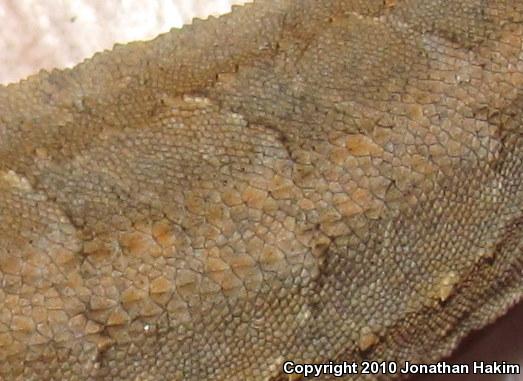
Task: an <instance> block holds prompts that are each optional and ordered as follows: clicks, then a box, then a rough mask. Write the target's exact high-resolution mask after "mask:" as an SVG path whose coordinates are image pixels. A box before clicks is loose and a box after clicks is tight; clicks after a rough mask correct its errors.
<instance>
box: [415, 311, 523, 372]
mask: <svg viewBox="0 0 523 381" xmlns="http://www.w3.org/2000/svg"><path fill="white" fill-rule="evenodd" d="M445 361H446V362H447V363H462V364H471V363H472V362H473V361H485V362H493V361H498V362H501V361H507V362H508V363H511V364H519V365H520V368H521V370H522V371H523V303H519V304H518V305H516V306H515V307H514V308H512V309H511V310H510V311H509V312H508V313H507V315H505V316H503V317H502V318H500V319H499V320H497V321H496V322H495V323H494V324H492V325H490V326H488V327H487V328H485V329H484V330H481V331H478V332H475V333H473V334H472V335H471V336H470V337H468V338H467V339H465V340H464V341H463V343H461V345H460V346H459V347H458V349H457V351H456V352H455V353H454V354H453V355H452V356H450V357H449V358H448V359H445ZM501 380H503V381H523V374H519V375H479V374H469V375H424V376H415V377H411V378H409V381H501Z"/></svg>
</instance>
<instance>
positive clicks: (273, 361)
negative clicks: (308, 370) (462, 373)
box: [0, 0, 523, 381]
mask: <svg viewBox="0 0 523 381" xmlns="http://www.w3.org/2000/svg"><path fill="white" fill-rule="evenodd" d="M522 20H523V1H502V0H493V1H488V2H486V1H481V0H464V1H460V2H447V1H437V0H411V1H403V2H401V1H397V2H396V1H385V2H383V1H381V0H380V1H363V0H361V1H358V0H345V1H342V0H330V1H321V2H319V1H316V0H301V1H297V0H296V1H291V0H287V1H286V0H279V1H258V2H256V3H255V4H254V5H246V6H244V7H241V8H237V9H235V10H234V12H233V13H232V14H230V15H227V16H224V17H221V18H219V19H211V20H207V21H204V22H198V23H194V24H193V25H191V26H186V27H184V28H183V29H182V30H177V31H173V32H171V33H169V34H166V35H163V36H161V37H159V38H157V39H156V40H154V41H152V42H149V43H133V44H129V45H126V46H117V47H116V48H115V49H114V50H113V51H112V52H107V53H102V54H98V55H95V56H94V57H93V58H92V59H91V60H89V61H86V62H85V63H82V64H80V65H78V66H77V67H76V68H74V69H72V70H65V71H54V72H52V73H45V72H42V73H40V74H38V75H36V76H33V77H30V78H29V79H28V80H26V81H22V82H20V83H18V84H15V85H11V86H8V87H0V221H1V224H0V284H1V285H2V287H1V289H0V377H2V378H3V379H5V380H62V381H72V380H100V381H101V380H117V381H118V380H195V381H196V380H213V381H214V380H253V381H257V380H260V381H261V380H286V379H288V376H287V375H284V374H283V373H282V363H283V361H285V360H293V361H295V362H314V363H321V362H326V361H328V360H331V359H333V360H349V361H359V360H361V359H364V358H367V359H372V360H395V361H398V362H400V361H404V360H409V361H412V362H421V361H423V362H429V361H436V360H437V359H439V358H441V357H442V356H443V355H445V354H448V353H449V352H450V351H451V350H452V349H453V348H454V347H455V346H456V344H457V343H458V342H459V340H460V339H461V338H462V337H464V336H465V335H466V334H467V333H468V332H469V331H471V330H473V329H477V328H480V327H482V326H484V325H485V324H487V323H488V322H490V321H492V320H493V319H495V318H496V317H498V316H499V315H501V314H503V313H504V311H505V310H506V309H507V308H508V307H509V306H510V305H512V304H514V303H515V302H517V301H518V300H520V299H521V298H522V296H523V277H522V271H523V249H522V246H523V229H522V226H523V213H522V205H523V187H522V180H523V138H522V131H523V129H522V127H521V119H522V113H521V109H522V106H523V97H522V95H521V93H520V88H521V86H522V85H523V62H522V61H521V57H523V51H522V46H523V37H522V36H523V24H522V23H521V21H522ZM240 31H241V32H240ZM329 377H330V376H328V375H324V376H322V377H320V379H322V380H328V379H331V378H329ZM366 377H367V378H365V376H363V375H354V376H348V377H347V379H372V378H373V377H374V378H379V379H387V378H388V377H389V376H385V375H383V376H366ZM292 379H294V378H292Z"/></svg>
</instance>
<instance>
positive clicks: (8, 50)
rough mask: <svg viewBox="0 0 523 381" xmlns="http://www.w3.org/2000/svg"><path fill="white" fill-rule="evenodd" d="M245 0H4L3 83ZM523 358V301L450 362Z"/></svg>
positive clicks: (426, 380) (518, 380)
mask: <svg viewBox="0 0 523 381" xmlns="http://www.w3.org/2000/svg"><path fill="white" fill-rule="evenodd" d="M242 2H243V1H242V0H212V1H211V0H150V1H145V0H105V1H104V0H51V1H46V0H0V83H4V84H5V83H9V82H15V81H18V80H19V79H21V78H24V77H26V76H28V75H30V74H32V73H34V72H36V71H38V70H39V69H41V68H46V69H51V68H53V67H70V66H73V65H74V64H76V63H78V62H80V61H82V60H83V59H85V58H87V57H90V56H91V55H92V54H93V53H94V52H96V51H100V50H103V49H109V48H111V46H112V45H113V44H114V42H127V41H132V40H136V39H150V38H153V37H154V36H156V35H157V34H158V33H163V32H167V31H168V30H169V29H170V28H171V27H179V26H181V25H183V24H184V23H187V22H189V21H190V20H191V19H192V18H193V17H206V16H207V15H209V14H220V13H225V12H227V11H229V10H230V5H231V4H232V3H242ZM474 360H484V361H494V360H497V361H503V360H504V361H508V362H511V363H514V362H519V364H520V365H521V367H522V368H523V304H521V303H520V305H519V306H517V307H516V308H514V309H513V310H512V311H511V312H510V313H509V314H508V315H507V316H505V317H504V318H502V319H500V320H499V321H498V322H497V323H495V324H494V325H492V326H490V327H488V328H487V329H485V330H483V331H481V332H479V333H476V334H474V335H472V337H470V338H469V339H468V340H466V341H465V342H464V343H462V345H461V346H460V348H459V349H458V351H457V353H456V354H455V355H454V356H452V357H451V358H450V359H448V360H447V361H449V362H459V363H470V362H471V361H474ZM416 380H417V381H444V380H460V381H465V380H470V381H471V380H484V381H487V380H488V381H492V380H506V381H523V375H518V376H477V375H470V376H459V377H450V376H438V377H419V378H416Z"/></svg>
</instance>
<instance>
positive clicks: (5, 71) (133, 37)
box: [3, 35, 136, 73]
mask: <svg viewBox="0 0 523 381" xmlns="http://www.w3.org/2000/svg"><path fill="white" fill-rule="evenodd" d="M133 38H136V35H135V37H133ZM3 73H6V71H3Z"/></svg>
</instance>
